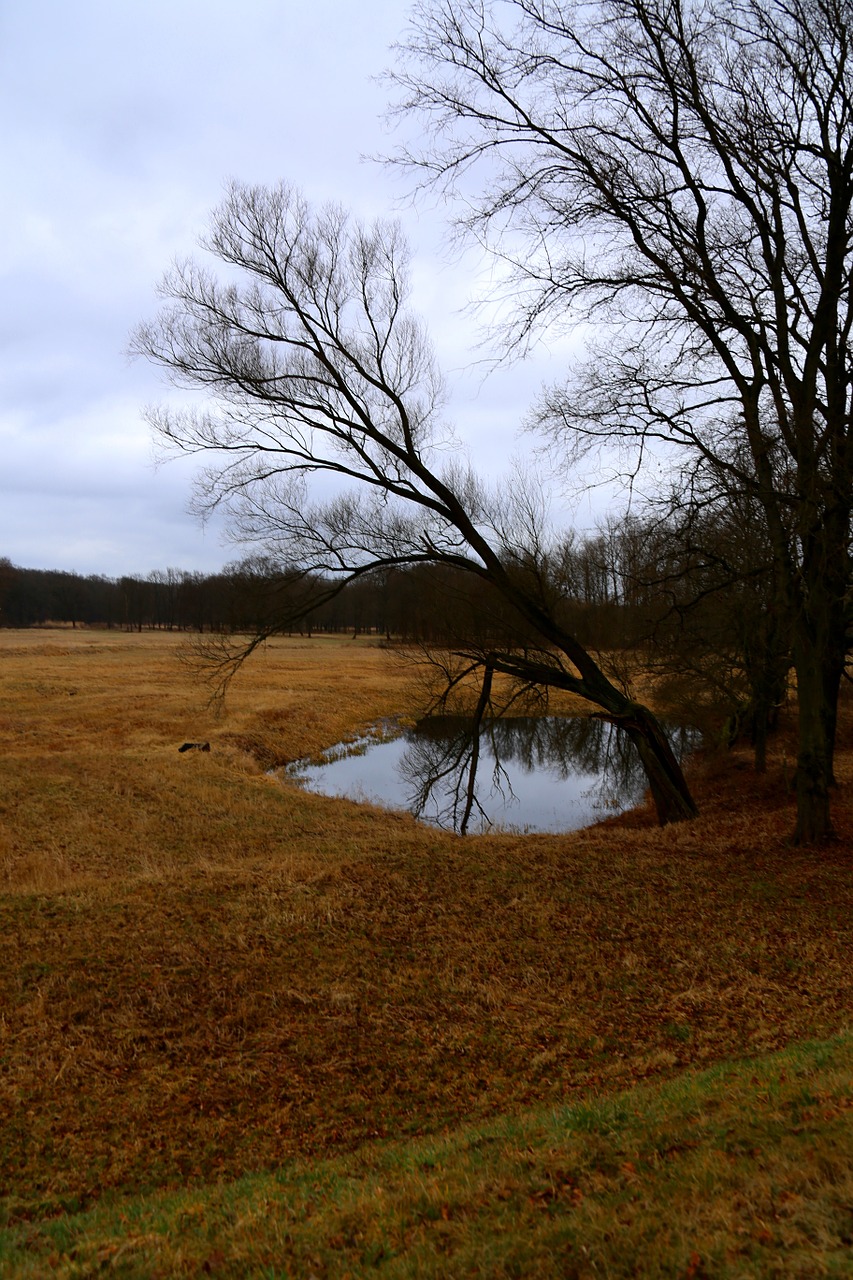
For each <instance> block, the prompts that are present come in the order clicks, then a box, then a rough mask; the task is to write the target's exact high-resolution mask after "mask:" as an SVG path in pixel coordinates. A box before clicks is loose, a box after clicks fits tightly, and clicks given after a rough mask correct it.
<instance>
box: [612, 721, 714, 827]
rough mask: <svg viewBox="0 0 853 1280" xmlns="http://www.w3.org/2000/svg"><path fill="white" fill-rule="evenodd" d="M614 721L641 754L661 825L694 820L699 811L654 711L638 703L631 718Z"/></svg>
mask: <svg viewBox="0 0 853 1280" xmlns="http://www.w3.org/2000/svg"><path fill="white" fill-rule="evenodd" d="M614 722H615V723H616V724H617V725H618V726H619V728H621V729H624V730H625V732H626V733H627V734H628V736H629V737H630V739H631V741H632V742H633V743H634V744H635V746H636V748H637V751H638V752H639V755H640V760H641V762H642V765H643V769H644V770H645V774H646V778H647V779H648V783H649V787H650V789H651V793H652V800H653V801H654V805H655V809H656V811H657V816H658V822H659V823H660V824H661V826H666V824H667V823H670V822H685V821H686V820H687V819H688V818H695V817H696V815H697V813H698V812H699V811H698V809H697V808H696V804H695V802H694V800H693V797H692V796H691V794H690V788H689V787H688V786H687V782H686V780H685V777H684V774H683V772H682V769H681V765H680V764H679V763H678V761H677V760H676V758H675V755H674V753H673V750H672V747H671V746H670V745H669V741H668V739H667V736H666V734H665V733H664V731H663V729H662V728H661V726H660V724H659V722H658V720H657V719H656V717H655V716H653V715H652V713H651V711H649V710H648V708H647V707H643V706H641V705H639V704H638V703H635V704H634V707H633V713H632V715H631V718H630V719H619V718H616V717H614Z"/></svg>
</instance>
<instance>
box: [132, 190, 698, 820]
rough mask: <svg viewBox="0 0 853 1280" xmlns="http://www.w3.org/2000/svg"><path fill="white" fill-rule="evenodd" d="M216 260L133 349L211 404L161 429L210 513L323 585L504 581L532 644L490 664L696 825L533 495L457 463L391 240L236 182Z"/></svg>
mask: <svg viewBox="0 0 853 1280" xmlns="http://www.w3.org/2000/svg"><path fill="white" fill-rule="evenodd" d="M203 244H204V246H205V247H206V248H207V249H208V250H209V251H210V252H211V253H212V254H213V255H214V256H215V257H216V258H218V259H219V260H220V263H222V264H226V265H227V267H228V268H231V269H232V270H230V271H229V272H227V273H225V274H224V275H223V278H221V279H220V278H217V276H216V275H214V274H213V273H211V272H210V271H208V270H206V269H204V268H203V267H201V266H199V265H197V264H196V263H194V262H192V261H188V262H185V263H184V264H183V265H181V266H178V267H177V268H175V269H174V270H173V271H172V273H171V274H170V275H169V276H168V277H167V279H166V280H165V282H164V285H163V292H164V294H165V296H166V298H167V299H169V303H168V305H167V306H166V307H165V308H164V309H163V311H162V313H161V315H160V316H159V318H158V319H157V320H156V321H155V322H154V323H152V324H149V325H143V326H142V327H140V329H139V330H138V332H137V334H136V336H135V341H134V347H135V350H137V351H138V352H141V353H144V354H145V355H146V356H148V357H149V358H150V359H152V360H154V361H155V362H157V363H158V364H159V365H161V366H163V367H164V368H165V369H166V370H167V371H168V373H169V374H170V376H171V377H172V379H173V380H174V381H175V382H176V383H177V384H179V385H181V386H187V387H191V388H195V389H197V390H200V391H201V392H204V393H206V396H207V399H206V402H205V403H204V404H203V405H201V406H200V407H199V408H198V409H197V410H178V411H166V410H159V409H158V410H153V411H152V412H151V414H150V419H151V422H152V424H153V427H154V429H155V431H156V432H157V433H158V435H159V437H160V438H161V440H162V441H163V442H164V443H165V444H166V445H167V446H171V447H172V448H175V449H177V450H180V451H182V452H185V453H197V454H200V455H201V456H202V457H203V458H204V459H205V460H207V463H208V465H207V466H206V467H205V469H204V471H203V472H202V474H201V478H200V481H199V487H198V493H197V503H198V507H199V509H200V511H202V512H206V511H209V510H211V509H212V508H214V507H218V506H224V507H225V508H227V510H228V512H229V514H230V518H231V522H232V528H233V530H234V532H235V536H236V537H238V538H239V539H241V540H243V541H246V542H249V543H251V544H254V545H255V546H256V547H258V548H260V549H261V550H262V551H263V554H264V556H265V557H266V558H267V561H272V562H274V563H277V564H279V565H281V566H287V567H288V569H289V571H290V572H293V570H294V569H296V570H297V571H299V572H301V573H303V574H305V575H306V576H311V575H314V576H316V577H319V579H321V580H322V581H324V582H332V583H335V582H336V583H337V584H342V583H347V582H352V581H353V580H355V579H358V578H360V577H363V576H365V575H366V574H368V573H371V572H376V571H377V570H381V569H389V568H392V567H394V566H399V565H415V564H443V565H447V566H450V567H452V568H456V569H458V570H461V571H464V572H465V573H466V574H469V575H472V577H473V578H479V579H480V580H482V581H485V582H487V583H489V584H491V586H492V587H493V588H494V589H495V590H496V591H497V592H499V593H500V595H501V597H502V598H503V600H504V601H505V602H506V605H507V607H508V608H509V609H510V610H512V611H514V612H515V614H516V615H517V616H518V618H519V619H521V620H523V622H524V625H525V628H526V636H527V643H526V644H525V645H524V647H503V648H499V649H497V650H495V651H488V652H483V653H481V654H479V655H478V661H479V662H480V665H481V668H482V669H485V670H487V671H488V672H489V673H492V672H493V673H503V674H505V675H508V676H510V677H514V678H517V679H519V680H522V681H526V682H528V683H531V684H539V685H544V686H549V687H552V688H560V689H565V690H569V691H571V692H573V693H576V694H579V695H580V696H581V697H583V698H585V699H587V700H588V701H589V702H591V703H593V704H594V705H595V706H596V707H598V708H599V709H600V714H602V715H603V716H605V717H606V718H607V719H609V720H611V721H612V722H613V723H615V724H617V725H619V726H620V727H621V728H622V729H624V730H625V732H626V733H627V734H628V735H629V737H630V738H631V739H632V740H633V741H634V742H635V743H636V745H637V748H638V750H639V752H640V756H641V759H642V761H643V766H644V768H645V770H646V773H647V776H648V779H649V783H650V786H651V789H652V793H653V796H654V800H655V803H656V805H657V810H658V814H659V817H660V819H661V821H662V822H666V821H674V820H677V819H681V818H685V817H688V816H691V815H692V814H694V813H695V806H694V803H693V800H692V798H691V796H690V792H689V790H688V788H687V785H686V783H685V781H684V777H683V775H682V772H681V769H680V767H679V765H678V763H677V762H676V759H675V757H674V755H673V753H672V750H671V749H670V746H669V743H668V741H667V739H666V736H665V734H664V732H663V730H662V729H661V727H660V725H659V724H658V722H657V720H656V719H655V717H654V716H653V715H652V714H651V712H650V711H649V710H648V709H647V708H646V707H644V706H642V705H641V704H639V703H637V702H635V701H634V700H633V699H632V698H631V697H630V696H629V695H628V694H627V693H626V692H624V691H623V690H622V689H620V688H618V687H616V686H615V685H614V684H612V683H611V682H610V681H609V680H608V679H607V678H606V676H605V675H604V673H603V672H602V670H601V669H600V667H599V666H598V665H597V664H596V662H595V661H594V660H593V658H592V657H591V656H590V654H589V653H588V652H587V651H586V650H585V649H584V648H583V646H582V645H580V644H579V643H578V641H577V640H576V639H575V637H574V636H573V635H572V634H570V633H568V632H567V631H566V630H565V629H564V628H563V627H562V626H561V625H560V623H559V622H558V620H557V617H556V611H555V607H554V605H555V601H554V599H553V598H552V595H551V586H550V579H549V576H548V574H547V573H545V572H544V571H543V567H542V566H543V564H544V560H545V557H546V555H547V539H546V535H545V532H544V531H543V528H542V523H541V515H542V512H541V508H540V506H539V505H538V501H537V498H536V495H535V492H534V490H533V489H532V488H531V487H530V486H529V485H525V484H523V483H521V482H519V483H518V484H515V485H512V486H505V490H504V495H503V497H502V498H498V497H497V496H494V495H491V496H490V495H489V494H488V493H487V491H486V489H485V487H484V486H483V485H482V484H481V483H480V482H479V481H478V480H477V478H476V477H475V476H474V474H473V473H472V471H471V470H470V468H469V467H468V465H467V464H466V463H465V462H464V461H463V460H462V455H461V453H460V451H459V450H458V449H457V448H454V447H452V440H451V438H450V434H449V431H448V429H447V427H446V425H445V424H444V422H443V420H442V417H441V406H442V395H443V387H442V381H441V378H440V376H439V373H438V370H437V367H436V363H435V359H434V356H433V352H432V348H431V346H430V343H429V341H428V339H427V337H426V334H425V333H424V330H423V328H422V326H421V325H420V323H419V322H418V321H417V320H416V319H415V318H414V317H413V316H412V315H411V314H410V312H409V311H407V310H406V307H405V294H406V271H407V253H406V248H405V245H404V243H403V241H402V239H401V236H400V233H399V231H398V230H397V228H396V227H395V226H393V225H386V224H377V225H375V226H373V227H371V228H367V229H365V228H362V227H359V226H356V225H354V224H353V223H352V222H350V221H349V220H348V219H347V217H346V216H345V215H344V214H343V213H342V212H341V211H340V210H339V209H334V208H326V209H323V210H321V211H319V212H315V211H313V210H312V209H311V208H309V206H308V205H307V204H306V203H305V202H304V201H303V200H302V199H301V198H300V197H299V196H298V195H297V194H296V193H294V191H292V190H291V189H289V188H287V187H286V186H280V187H278V188H276V189H265V188H244V187H240V186H238V185H233V186H232V187H231V188H230V190H229V192H228V195H227V197H226V199H225V201H224V202H223V204H222V205H221V207H220V208H219V209H218V210H217V211H216V212H215V214H214V216H213V219H212V224H211V229H210V231H209V233H208V235H207V237H206V240H205V241H204V242H203ZM327 479H331V480H333V481H334V482H335V486H336V487H334V488H332V487H330V486H328V485H327V487H326V496H325V497H320V496H316V495H314V496H312V488H316V487H317V486H318V485H320V486H322V483H323V481H324V480H327ZM330 589H334V588H333V587H332V588H330ZM267 630H269V628H267ZM256 642H257V638H256V641H255V642H254V643H256ZM249 648H251V645H250V646H249ZM238 656H239V655H238Z"/></svg>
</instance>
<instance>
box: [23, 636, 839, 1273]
mask: <svg viewBox="0 0 853 1280" xmlns="http://www.w3.org/2000/svg"><path fill="white" fill-rule="evenodd" d="M175 647H176V638H174V637H169V636H168V635H157V634H146V633H143V634H142V635H135V634H134V635H125V634H121V633H117V632H112V633H90V632H70V633H69V632H68V631H62V632H61V633H59V632H57V633H50V632H28V633H10V632H2V631H0V708H2V713H0V753H2V755H1V756H0V759H2V775H3V776H2V790H0V887H2V890H3V895H2V898H0V912H2V918H0V948H2V964H1V965H0V1109H2V1110H1V1111H0V1119H1V1120H2V1128H0V1185H2V1197H3V1199H2V1205H3V1214H4V1216H5V1220H6V1221H9V1222H15V1221H36V1220H39V1219H42V1218H44V1217H45V1216H46V1215H48V1216H49V1215H51V1214H56V1213H63V1212H71V1211H74V1210H79V1209H81V1208H84V1207H86V1206H88V1205H90V1204H92V1203H94V1202H96V1201H98V1200H99V1199H100V1198H101V1197H102V1196H103V1195H104V1194H105V1193H110V1194H114V1193H117V1192H122V1193H131V1192H145V1191H149V1190H153V1189H155V1188H169V1187H172V1188H177V1187H179V1186H183V1185H184V1184H187V1183H189V1184H198V1185H202V1184H204V1183H206V1182H208V1181H210V1180H211V1179H213V1180H217V1179H225V1180H228V1179H233V1178H236V1177H239V1176H240V1175H242V1174H245V1173H246V1172H248V1171H252V1170H263V1169H270V1168H274V1167H276V1166H277V1165H279V1164H280V1163H281V1162H282V1161H286V1160H290V1159H292V1158H297V1157H299V1158H302V1157H317V1156H320V1155H324V1154H328V1153H333V1152H335V1151H339V1150H354V1149H357V1148H359V1147H360V1146H361V1145H362V1144H364V1143H365V1142H368V1141H373V1140H375V1139H377V1138H388V1137H392V1136H393V1137H405V1136H407V1135H418V1134H430V1133H437V1132H441V1131H442V1130H445V1129H447V1128H450V1127H454V1126H456V1125H457V1124H459V1123H460V1122H461V1121H462V1120H467V1121H471V1122H477V1123H483V1122H485V1121H487V1120H488V1118H489V1117H493V1116H495V1115H497V1114H502V1113H507V1112H513V1111H517V1110H518V1109H520V1108H524V1107H528V1106H530V1105H533V1104H538V1103H547V1104H551V1105H562V1104H564V1103H566V1102H570V1101H572V1100H573V1099H587V1098H590V1097H592V1096H595V1095H597V1094H600V1093H601V1092H602V1091H604V1092H609V1091H612V1090H615V1089H619V1088H624V1087H629V1086H631V1085H632V1084H633V1083H635V1082H636V1081H639V1080H645V1079H649V1078H654V1077H658V1076H669V1075H673V1074H676V1073H678V1072H681V1071H683V1070H685V1069H686V1068H688V1067H694V1066H705V1065H707V1064H709V1063H713V1062H715V1061H719V1060H721V1059H724V1058H729V1057H736V1056H743V1055H752V1054H756V1053H760V1052H766V1051H768V1050H772V1049H775V1048H778V1047H781V1046H784V1045H786V1044H788V1043H790V1042H792V1041H795V1040H798V1039H802V1038H805V1037H819V1038H820V1037H826V1036H829V1035H832V1034H834V1033H836V1032H837V1031H838V1030H839V1029H840V1028H842V1027H843V1026H844V1025H845V1022H846V1021H847V1020H848V1019H849V1016H850V1009H851V1007H853V999H851V997H853V966H851V963H850V955H851V954H853V946H851V944H853V911H851V906H853V885H851V875H850V870H851V859H850V853H851V847H853V842H852V841H851V806H850V801H849V794H850V782H851V776H850V774H851V765H853V750H852V749H851V747H853V744H851V742H850V740H849V725H848V723H847V721H846V720H845V730H844V733H845V734H846V735H847V736H846V737H844V736H842V741H841V749H840V752H839V773H840V775H841V777H842V781H843V784H844V785H843V786H842V788H841V789H840V792H839V796H838V800H837V804H836V821H837V825H838V828H839V832H840V839H839V842H838V844H837V846H835V847H834V848H832V849H830V850H828V851H822V852H820V853H814V852H812V851H808V850H795V849H791V848H790V847H789V846H788V845H787V842H786V838H787V835H788V833H789V830H790V828H791V826H792V822H793V817H792V810H791V800H790V796H789V795H788V794H787V793H786V790H785V787H784V785H783V770H782V764H781V760H777V761H775V762H774V763H773V765H772V768H771V771H770V772H769V774H768V776H767V777H766V778H764V779H756V778H755V777H754V776H753V775H752V774H751V773H750V771H749V769H748V768H747V766H746V759H745V758H744V759H743V760H740V759H738V758H737V757H734V758H731V759H727V760H726V761H724V762H723V763H721V764H713V763H712V764H711V765H709V766H706V767H705V768H704V769H701V770H698V771H697V773H696V776H695V779H694V781H695V786H696V790H697V795H698V799H699V801H700V804H701V806H702V813H701V816H700V817H699V818H698V819H697V820H696V821H695V822H692V823H690V824H683V825H680V826H678V827H675V828H670V829H666V830H663V831H661V830H659V829H658V828H657V827H656V826H655V825H654V823H653V819H652V815H651V813H650V811H648V810H641V811H638V812H637V813H635V814H632V815H628V816H627V817H626V818H624V819H622V820H620V821H614V822H610V823H608V824H604V825H602V826H601V827H597V828H594V829H591V830H589V831H587V832H581V833H577V834H573V835H566V836H526V837H519V836H496V837H488V838H475V837H471V838H469V839H467V840H464V841H463V840H460V839H458V838H456V837H454V836H451V835H448V834H444V833H441V832H437V831H432V830H430V829H427V828H422V827H419V826H418V825H417V824H416V823H415V822H414V821H413V820H412V819H410V818H409V817H408V816H406V815H400V814H390V813H385V812H382V811H380V810H378V809H373V808H371V807H369V806H358V805H354V804H350V803H348V802H345V801H336V800H329V799H325V798H322V797H319V796H313V795H310V794H307V793H304V792H302V791H300V790H299V789H298V788H297V787H295V786H284V785H281V784H280V783H279V782H277V781H275V780H274V779H271V778H269V777H267V776H266V774H265V772H264V768H265V766H266V765H268V764H269V763H271V762H273V761H280V760H283V759H287V758H295V757H298V756H301V755H304V754H307V753H310V752H313V751H316V750H318V749H320V748H321V747H324V746H327V745H330V744H331V743H332V742H334V741H336V740H338V739H339V738H341V737H342V736H344V735H345V734H346V733H347V732H355V731H356V730H358V729H359V728H361V727H363V726H364V725H365V724H367V723H369V722H370V721H371V720H373V719H375V718H376V717H378V716H381V715H384V714H389V713H393V712H398V711H404V712H405V711H407V710H411V706H410V704H409V703H408V699H409V696H410V695H409V693H408V690H407V685H406V675H405V672H404V671H403V670H401V669H400V668H398V667H396V666H394V665H393V664H390V665H389V663H388V661H387V655H386V654H384V653H383V651H382V650H381V649H379V648H376V647H374V646H371V645H370V644H367V643H364V642H353V641H351V640H335V639H326V638H317V639H313V640H310V641H309V640H307V639H306V640H298V639H294V640H292V641H288V640H279V641H275V642H272V643H271V644H270V645H268V646H267V648H266V649H265V650H264V651H263V652H261V653H259V654H258V655H257V657H256V659H255V660H254V661H253V662H252V663H251V664H250V665H249V666H248V667H247V668H246V669H245V670H244V671H243V672H242V673H241V675H240V676H239V677H238V680H237V682H236V683H235V685H234V687H233V689H232V691H231V694H230V697H229V701H228V703H227V705H226V707H225V710H224V712H222V714H220V715H217V714H216V713H215V712H214V711H213V710H211V709H209V708H208V707H207V706H206V705H205V694H204V691H203V690H202V689H200V688H199V686H198V685H196V684H194V683H193V681H192V680H191V679H190V678H189V676H188V674H187V672H186V670H185V668H184V667H182V666H181V664H180V663H179V661H178V660H177V657H176V655H175ZM186 740H192V741H197V740H206V741H208V740H209V741H210V743H211V751H210V752H209V753H200V752H187V753H186V754H184V755H181V754H179V753H178V751H177V747H178V746H179V745H180V744H181V742H183V741H186ZM697 1274H698V1273H697ZM839 1274H841V1273H839Z"/></svg>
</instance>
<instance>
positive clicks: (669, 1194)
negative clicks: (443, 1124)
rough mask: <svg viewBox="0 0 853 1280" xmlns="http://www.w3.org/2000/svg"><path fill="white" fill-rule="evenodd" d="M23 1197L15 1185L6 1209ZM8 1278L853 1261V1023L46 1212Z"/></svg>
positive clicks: (715, 1270) (828, 1269) (766, 1267)
mask: <svg viewBox="0 0 853 1280" xmlns="http://www.w3.org/2000/svg"><path fill="white" fill-rule="evenodd" d="M23 1207H24V1206H22V1205H21V1204H20V1203H17V1204H16V1203H15V1202H14V1201H13V1200H7V1201H6V1203H5V1212H6V1221H7V1222H8V1221H9V1215H10V1214H14V1215H16V1216H17V1217H18V1218H19V1219H20V1215H21V1211H22V1208H23ZM33 1208H34V1210H35V1206H34V1207H33ZM0 1274H2V1275H3V1276H4V1277H28V1276H38V1277H41V1276H45V1275H53V1276H57V1277H84V1276H94V1275H110V1276H127V1277H134V1276H139V1277H146V1280H153V1278H156V1277H171V1276H181V1275H193V1276H202V1275H212V1276H217V1277H232V1276H233V1277H266V1278H267V1280H274V1278H275V1277H285V1276H295V1277H300V1278H302V1280H310V1277H312V1276H314V1277H341V1278H343V1277H346V1276H348V1277H361V1276H381V1277H388V1278H389V1280H390V1278H392V1277H394V1278H397V1277H400V1278H402V1277H416V1276H421V1277H427V1276H431V1277H439V1276H441V1277H456V1276H460V1277H463V1276H483V1277H504V1276H518V1277H539V1276H554V1277H557V1276H559V1277H564V1278H565V1277H594V1276H608V1277H619V1276H629V1275H630V1276H636V1275H639V1276H644V1277H655V1276H660V1277H668V1278H671V1277H682V1278H683V1280H702V1277H714V1278H715V1280H716V1278H717V1277H724V1278H725V1277H732V1278H734V1277H738V1278H741V1277H751V1276H760V1277H765V1276H803V1277H818V1276H853V1034H851V1033H846V1034H844V1035H841V1036H839V1037H837V1038H835V1039H833V1040H830V1041H826V1042H821V1043H811V1044H802V1045H795V1046H792V1047H790V1048H788V1049H787V1050H785V1051H784V1052H781V1053H776V1054H773V1055H770V1056H767V1057H764V1058H761V1059H755V1060H748V1061H739V1062H736V1063H730V1064H724V1065H721V1066H718V1067H715V1068H713V1069H711V1070H709V1071H705V1072H702V1073H693V1072H691V1073H688V1074H685V1075H684V1076H681V1077H679V1078H678V1079H675V1080H672V1081H668V1082H665V1083H662V1084H655V1085H645V1086H641V1087H638V1088H636V1089H633V1090H631V1091H630V1092H627V1093H622V1094H619V1095H618V1096H612V1097H603V1098H601V1099H599V1100H596V1101H593V1102H590V1103H586V1104H584V1105H579V1106H578V1105H576V1106H570V1107H565V1108H559V1109H549V1110H543V1109H541V1108H540V1109H537V1110H532V1111H528V1112H524V1113H523V1114H520V1115H518V1116H514V1117H504V1118H502V1119H501V1120H498V1121H495V1122H492V1123H490V1124H488V1125H483V1126H478V1127H470V1126H464V1127H462V1128H460V1129H458V1130H456V1131H454V1132H452V1133H449V1134H445V1135H441V1136H438V1137H433V1138H430V1139H421V1140H418V1141H408V1142H405V1143H402V1142H401V1143H394V1142H384V1143H381V1144H379V1143H377V1144H372V1145H370V1146H366V1147H363V1148H361V1149H360V1150H359V1151H358V1152H356V1153H353V1154H350V1155H347V1156H344V1157H340V1158H336V1159H330V1160H322V1161H318V1162H316V1163H312V1162H310V1161H307V1160H306V1161H300V1162H295V1163H292V1164H288V1165H286V1166H284V1167H282V1168H281V1169H279V1170H277V1171H276V1172H274V1173H265V1174H262V1175H253V1176H251V1177H245V1178H241V1179H239V1180H238V1181H235V1182H231V1183H221V1184H216V1185H207V1186H202V1187H193V1188H191V1189H187V1190H186V1191H184V1192H180V1193H168V1194H167V1193H156V1194H150V1195H146V1196H139V1197H134V1198H127V1197H121V1198H119V1197H114V1198H110V1199H105V1200H104V1201H102V1202H100V1203H99V1204H98V1205H97V1206H96V1207H94V1208H92V1209H91V1210H89V1211H87V1212H82V1213H68V1214H66V1215H65V1216H62V1217H57V1218H52V1219H45V1220H39V1219H38V1217H37V1216H35V1213H34V1216H33V1217H32V1219H31V1220H30V1221H27V1222H23V1223H22V1222H21V1221H20V1220H18V1222H17V1224H16V1225H15V1226H13V1227H7V1228H6V1229H5V1230H3V1231H1V1232H0Z"/></svg>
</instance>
